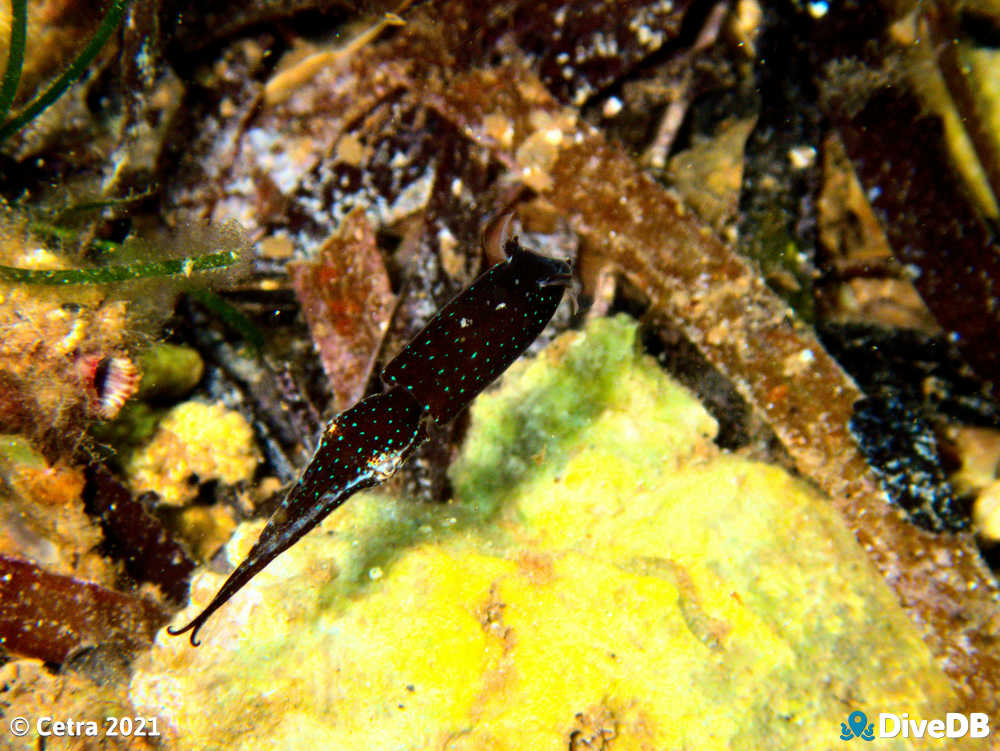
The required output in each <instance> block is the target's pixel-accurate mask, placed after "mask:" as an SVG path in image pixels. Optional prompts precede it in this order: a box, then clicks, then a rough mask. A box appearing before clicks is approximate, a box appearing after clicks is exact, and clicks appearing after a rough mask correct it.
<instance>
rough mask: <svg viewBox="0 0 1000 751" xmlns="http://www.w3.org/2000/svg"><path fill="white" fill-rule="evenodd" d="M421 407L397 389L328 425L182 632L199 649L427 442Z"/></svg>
mask: <svg viewBox="0 0 1000 751" xmlns="http://www.w3.org/2000/svg"><path fill="white" fill-rule="evenodd" d="M421 414H422V410H421V408H420V406H419V405H418V404H417V403H416V402H415V401H414V400H413V398H412V397H411V396H410V395H409V393H407V392H406V391H403V390H400V389H397V390H395V391H387V392H386V393H384V394H376V395H374V396H370V397H368V398H367V399H364V400H362V401H360V402H358V403H357V404H355V405H354V406H353V407H351V408H350V409H349V410H347V411H346V412H342V413H340V414H339V415H338V416H337V417H336V418H334V419H333V420H331V421H330V424H329V425H327V427H326V430H324V431H323V435H322V437H321V438H320V441H319V445H318V446H317V448H316V453H315V454H314V455H313V458H312V460H311V461H310V462H309V464H308V466H307V467H306V470H305V472H303V473H302V477H301V478H299V481H298V482H297V483H296V484H295V485H294V486H293V487H292V488H291V490H289V492H288V495H286V496H285V500H284V501H282V503H281V505H280V506H279V507H278V509H277V510H276V511H275V512H274V514H272V515H271V518H270V519H268V522H267V525H266V526H265V527H264V529H263V530H262V531H261V533H260V537H259V538H258V539H257V542H255V543H254V546H253V547H252V548H251V549H250V552H249V553H248V554H247V557H246V559H244V561H243V562H242V563H241V564H240V565H239V566H238V567H237V568H236V570H235V571H233V573H232V574H230V576H229V578H228V579H226V581H225V582H224V583H223V585H222V587H221V588H220V589H219V591H218V593H217V594H216V595H215V597H213V598H212V601H211V602H209V604H208V605H207V606H206V607H205V609H204V610H203V611H202V612H201V613H199V614H198V616H197V617H196V618H195V619H194V620H193V621H191V622H190V623H189V624H188V625H187V626H185V627H184V628H182V629H180V630H177V631H174V630H170V633H171V634H174V635H176V634H182V633H184V632H185V631H188V630H190V631H191V643H192V644H194V645H196V646H197V644H198V640H197V636H198V629H200V628H201V626H202V624H204V622H205V621H206V620H207V619H208V618H209V616H211V615H212V613H214V612H215V611H216V610H218V609H219V608H220V607H221V606H222V605H223V604H225V602H226V601H227V600H228V599H229V598H230V597H232V596H233V595H234V594H236V592H237V591H239V590H240V589H241V588H242V587H243V586H244V585H245V584H246V583H247V582H249V581H250V580H251V579H252V578H253V577H254V576H256V575H257V573H258V572H259V571H260V570H261V569H263V568H264V567H265V566H266V565H267V564H268V563H270V562H271V561H273V560H274V559H275V558H276V557H277V556H278V555H280V554H281V553H283V552H284V551H286V550H288V548H290V547H291V546H292V545H294V544H295V543H296V542H298V540H299V538H300V537H302V535H304V534H305V533H306V532H308V531H309V530H310V529H312V528H313V527H315V526H316V525H317V524H319V523H320V522H321V521H323V519H325V518H326V517H327V515H329V514H330V512H331V511H333V510H334V509H335V508H337V507H338V506H340V505H341V504H342V503H343V502H344V501H346V500H347V499H348V498H350V497H351V496H352V495H353V494H354V493H356V492H357V491H359V490H362V489H364V488H370V487H372V486H374V485H378V484H379V483H380V482H382V481H384V480H385V479H386V478H388V477H389V476H390V475H392V473H393V472H395V471H396V470H397V469H398V468H399V466H400V465H401V464H402V463H403V462H404V461H406V458H407V457H408V456H409V455H410V453H411V452H412V451H413V449H414V448H415V447H416V446H417V445H418V444H419V443H420V441H421V440H423V428H422V427H421Z"/></svg>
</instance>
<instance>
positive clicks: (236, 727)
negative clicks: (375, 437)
mask: <svg viewBox="0 0 1000 751" xmlns="http://www.w3.org/2000/svg"><path fill="white" fill-rule="evenodd" d="M635 337H636V328H635V324H634V323H633V322H631V321H629V320H628V319H624V318H617V319H606V320H600V321H596V322H594V323H592V324H591V325H590V326H589V327H588V329H587V331H586V332H585V333H579V334H568V335H566V336H564V337H561V338H560V339H559V340H557V341H556V342H555V343H553V345H552V346H550V347H549V348H548V349H547V350H545V351H544V352H543V353H542V354H541V355H539V357H537V358H535V359H534V360H532V361H529V362H524V363H522V364H520V365H518V366H516V367H515V368H512V369H511V371H510V372H509V373H508V375H507V377H506V378H505V379H504V382H503V384H502V386H501V387H500V388H499V389H496V390H493V391H491V392H489V393H488V394H486V395H483V396H481V397H480V398H479V399H478V400H477V401H476V402H475V404H474V409H473V415H472V422H471V427H470V430H469V434H468V438H467V442H466V445H465V447H464V449H463V452H462V455H461V457H460V458H459V460H458V461H456V462H455V464H454V465H453V467H452V472H451V478H452V483H453V486H454V488H455V501H454V502H453V503H451V504H448V505H446V506H443V507H431V506H424V505H420V504H412V503H407V502H406V501H404V500H399V499H393V498H388V497H386V496H383V495H378V494H375V493H363V494H359V495H358V496H356V497H355V498H353V499H351V501H350V502H348V503H347V504H345V505H344V506H343V507H342V508H341V509H339V510H338V511H337V512H335V513H334V514H332V515H331V517H330V518H329V519H327V520H326V522H324V524H323V525H321V527H320V528H318V529H317V530H315V531H313V532H312V533H310V534H309V535H307V536H306V537H305V538H303V540H302V541H300V542H299V543H298V544H297V545H295V546H294V547H293V548H292V549H290V550H289V551H287V552H286V553H284V554H283V555H281V556H280V557H279V558H278V559H277V560H276V561H274V562H273V563H272V564H271V565H270V566H269V567H268V568H267V569H265V570H264V572H262V573H261V574H260V575H259V576H258V577H257V578H255V579H254V580H253V581H252V582H251V583H250V584H249V585H248V586H247V587H246V588H245V589H244V590H243V591H242V592H240V593H239V594H238V595H237V596H236V597H234V598H233V599H232V601H231V602H230V603H228V604H227V605H226V606H225V607H224V608H223V609H222V610H220V611H219V612H218V613H217V614H216V615H214V616H213V618H212V619H211V620H209V622H208V623H207V624H206V626H205V628H204V630H203V632H202V636H203V639H204V641H203V645H202V646H201V647H199V648H197V649H193V648H191V647H190V646H189V645H188V643H187V641H186V640H184V639H174V638H171V637H168V636H166V635H164V634H161V635H160V636H159V637H158V639H157V642H156V645H155V646H154V648H153V650H152V652H151V653H150V654H149V655H148V656H146V657H145V658H143V660H142V661H141V663H140V664H139V665H138V666H137V671H136V674H135V677H134V679H133V681H132V685H131V692H130V693H131V698H132V700H133V702H134V703H135V705H136V708H137V710H139V711H141V712H150V713H155V714H157V715H159V716H160V718H161V719H162V723H161V724H162V727H163V728H164V729H165V730H166V732H167V733H168V735H169V737H170V744H171V747H172V748H179V749H187V748H191V749H194V748H197V749H211V748H226V749H243V748H247V749H249V748H254V749H258V748H265V749H267V748H275V749H277V748H288V747H293V748H300V747H308V746H309V745H315V746H316V747H320V748H364V749H373V750H378V749H428V748H448V749H491V750H492V751H500V750H505V749H539V750H545V749H553V750H555V749H560V750H562V749H567V748H605V749H610V750H620V749H668V748H687V749H744V748H745V749H759V748H768V749H828V748H835V747H839V745H840V744H841V743H842V742H841V741H840V739H839V734H840V724H841V723H842V722H844V721H846V718H847V714H848V713H849V712H850V711H852V710H854V709H861V710H862V711H866V712H867V713H868V715H869V718H870V720H874V719H875V717H876V716H877V714H878V713H879V712H893V713H896V714H901V713H903V712H907V713H909V716H910V717H911V718H922V719H934V718H938V717H943V716H944V713H945V712H947V711H948V710H949V709H951V708H952V707H953V706H954V705H955V703H956V702H955V697H954V696H953V695H952V693H951V690H950V686H949V684H948V681H947V680H946V678H945V677H944V675H943V674H942V673H941V672H940V670H939V669H938V668H937V666H936V665H935V663H934V662H933V660H932V659H931V656H930V654H929V653H928V650H927V649H926V647H925V646H924V644H923V642H922V641H921V640H920V638H919V636H918V634H917V632H916V630H915V628H914V627H913V626H912V625H911V624H910V623H909V621H908V620H907V619H906V618H905V616H904V615H903V613H902V611H901V610H900V608H899V606H898V604H897V603H896V601H895V599H894V598H893V595H892V594H891V592H890V591H889V589H888V588H887V587H886V586H885V584H884V583H883V582H882V581H881V579H880V578H879V577H878V575H877V574H876V573H875V572H874V571H873V570H872V568H871V567H870V566H869V564H868V562H867V560H866V559H865V556H864V554H863V551H862V550H861V549H860V548H859V546H858V545H857V543H856V542H855V541H854V539H853V538H852V536H851V535H850V534H849V533H848V532H847V530H846V529H845V527H844V525H843V524H842V523H841V521H840V519H839V518H838V517H837V516H836V515H835V513H833V512H832V510H831V509H830V506H829V504H828V503H827V502H826V501H825V499H823V498H822V497H820V496H818V495H817V494H816V493H815V492H814V491H812V490H811V489H810V488H809V487H808V486H806V485H805V484H804V483H802V482H800V481H798V480H796V479H794V478H792V477H790V476H789V475H788V474H787V473H785V472H784V471H782V470H780V469H777V468H775V467H770V466H766V465H762V464H759V463H754V462H751V461H747V460H745V459H742V458H740V457H738V456H733V455H728V454H725V453H723V452H720V451H719V450H718V449H717V448H716V447H715V446H714V444H713V443H712V440H711V439H712V436H713V435H714V433H715V423H714V421H713V420H712V418H711V417H710V416H709V415H708V414H707V413H706V412H705V411H704V410H703V408H702V407H701V406H700V405H699V404H698V403H697V401H696V400H695V399H694V398H693V397H692V396H691V395H690V394H689V393H688V392H687V391H686V390H685V389H683V388H682V387H680V386H678V385H676V384H674V383H673V382H671V381H670V380H669V379H668V378H667V377H666V376H665V375H663V373H662V372H661V371H660V370H659V369H658V368H657V367H656V366H655V363H653V362H652V361H651V360H650V359H649V358H646V357H644V356H642V355H641V354H639V353H638V351H637V349H636V346H635ZM260 527H261V524H260V523H256V524H248V525H243V526H242V527H241V528H240V530H239V531H238V532H237V535H236V536H235V537H234V539H233V540H232V541H231V542H230V544H229V546H228V555H229V558H230V561H231V562H233V563H236V562H238V560H239V559H240V558H241V557H242V555H243V554H245V552H246V550H247V549H248V548H249V546H250V545H251V544H252V542H253V540H254V539H255V538H256V535H257V534H258V532H259V530H260ZM222 578H223V577H222V576H221V575H218V574H211V573H203V574H200V575H199V576H198V577H196V580H195V582H194V584H193V587H192V600H193V602H192V604H191V607H190V608H189V609H188V611H187V612H186V613H185V614H182V615H181V616H178V622H180V621H182V620H183V616H184V615H191V614H193V613H194V612H196V610H197V609H198V608H200V607H201V606H203V605H204V604H205V602H206V601H207V600H208V599H209V598H210V597H211V595H212V594H214V592H215V590H216V588H217V587H218V586H219V584H220V583H221V581H222ZM878 743H879V747H880V748H908V747H910V746H909V745H908V744H911V743H913V741H909V740H901V739H895V740H888V739H885V740H880V741H879V742H878Z"/></svg>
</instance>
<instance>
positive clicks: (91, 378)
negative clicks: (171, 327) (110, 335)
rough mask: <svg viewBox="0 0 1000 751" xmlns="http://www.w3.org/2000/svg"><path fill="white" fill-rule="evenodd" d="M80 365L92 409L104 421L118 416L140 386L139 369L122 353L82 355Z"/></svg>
mask: <svg viewBox="0 0 1000 751" xmlns="http://www.w3.org/2000/svg"><path fill="white" fill-rule="evenodd" d="M79 367H80V376H81V380H82V381H83V385H84V387H85V388H86V389H87V391H88V393H89V395H90V409H91V411H92V412H93V413H94V414H96V415H97V416H98V417H101V418H103V419H105V420H110V419H112V418H113V417H115V416H116V415H117V414H118V412H119V411H121V408H122V405H124V404H125V402H126V401H128V398H129V397H130V396H132V395H133V394H134V393H135V392H136V391H137V390H138V388H139V380H140V373H139V369H138V368H137V367H136V366H135V364H134V363H133V362H132V361H131V360H130V359H129V358H127V357H125V356H123V355H112V356H110V357H106V356H105V357H102V356H101V355H86V356H84V357H81V358H80V360H79Z"/></svg>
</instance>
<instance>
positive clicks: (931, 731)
mask: <svg viewBox="0 0 1000 751" xmlns="http://www.w3.org/2000/svg"><path fill="white" fill-rule="evenodd" d="M989 734H990V718H989V716H988V715H986V714H984V713H983V712H970V713H969V714H961V713H959V712H948V714H946V715H945V717H944V719H943V720H941V719H935V720H914V719H912V718H911V717H910V715H908V714H907V713H906V712H903V713H902V714H892V713H891V712H881V713H880V714H879V716H878V729H877V731H876V726H875V723H873V722H868V717H867V715H865V713H864V712H860V711H858V710H854V711H853V712H851V713H850V714H849V715H847V722H842V723H840V740H842V741H851V740H854V739H855V738H860V739H861V740H863V741H873V740H875V739H876V738H985V737H986V736H988V735H989Z"/></svg>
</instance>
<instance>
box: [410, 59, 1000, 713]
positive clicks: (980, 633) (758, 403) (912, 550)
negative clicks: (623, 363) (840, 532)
mask: <svg viewBox="0 0 1000 751" xmlns="http://www.w3.org/2000/svg"><path fill="white" fill-rule="evenodd" d="M414 88H415V89H416V88H418V87H416V86H414ZM424 91H425V92H426V93H425V96H426V97H427V98H428V101H431V102H432V103H434V105H435V106H436V107H438V108H439V109H440V111H441V112H442V113H443V114H445V115H446V116H447V117H448V118H449V119H450V120H452V121H453V122H455V123H457V124H459V125H461V127H463V128H464V129H465V130H466V132H467V133H468V134H469V136H470V137H471V138H473V140H475V141H476V142H477V143H481V144H486V145H489V146H490V147H491V148H492V149H493V150H494V153H495V154H496V155H497V158H498V159H500V160H501V161H503V162H504V163H505V164H508V165H509V166H511V167H514V166H516V159H515V156H514V155H515V153H516V149H517V148H518V146H519V145H520V143H521V142H522V140H523V139H524V138H526V137H527V136H528V135H529V134H530V133H531V132H532V131H533V129H532V128H531V125H530V124H531V120H532V117H531V116H532V114H533V113H537V112H538V111H539V110H541V111H545V112H548V113H550V114H553V115H554V114H558V112H559V110H560V107H559V105H558V103H557V102H556V101H555V100H554V99H552V98H551V97H550V96H549V95H548V94H547V93H546V92H545V89H544V87H543V86H542V84H541V82H540V81H538V79H537V78H535V76H534V75H533V74H532V73H531V72H529V71H527V70H525V69H523V68H518V67H513V66H508V67H504V68H501V69H498V70H491V71H476V72H472V73H468V74H464V75H459V76H456V77H455V78H454V79H453V80H452V81H450V82H449V83H448V85H447V86H439V87H437V88H436V89H435V90H433V91H427V88H426V87H425V88H424ZM486 115H492V116H494V117H496V116H498V115H499V116H502V117H504V118H505V119H506V120H507V121H508V122H509V123H510V124H511V128H512V132H513V136H512V138H511V142H510V144H509V146H506V147H505V146H504V145H503V144H501V143H500V142H498V141H497V140H496V139H493V138H490V136H489V135H488V134H487V131H486V127H485V123H484V118H485V117H486ZM536 117H537V115H536ZM563 120H564V121H567V120H571V118H566V117H564V118H563ZM905 143H906V142H905V141H903V140H900V142H899V145H900V146H901V147H902V146H903V145H905ZM549 174H550V175H551V177H552V187H551V188H550V189H549V190H547V191H544V192H543V197H545V198H546V199H547V200H549V201H550V202H551V203H552V204H553V205H554V206H556V207H557V208H559V209H561V210H562V211H564V212H565V213H566V216H567V217H568V218H569V220H570V223H571V225H572V226H573V227H574V228H575V229H576V230H577V231H578V232H580V234H581V235H583V237H584V238H585V240H586V241H588V243H589V244H590V245H592V246H594V247H602V248H603V249H604V253H606V254H607V255H608V256H609V257H610V258H612V259H613V260H614V261H615V262H616V263H617V264H618V266H619V268H620V269H621V270H622V272H623V273H624V274H625V276H626V278H628V279H629V280H630V281H631V282H632V283H633V284H635V285H636V286H637V287H638V288H639V289H640V290H642V291H643V292H644V293H645V294H646V296H647V297H648V299H649V300H650V301H651V303H652V306H653V308H654V309H655V310H657V311H658V312H661V313H663V314H665V315H667V316H668V317H669V318H670V319H671V320H673V321H674V322H675V323H676V324H677V325H678V327H679V328H680V329H681V330H682V331H683V332H684V333H685V335H686V336H687V337H688V338H689V339H690V341H691V342H692V343H694V344H695V346H697V347H698V349H699V350H701V351H702V353H703V354H704V355H705V357H706V359H707V360H708V361H709V362H710V363H711V364H712V365H714V366H715V367H716V368H718V370H719V371H721V372H722V373H723V374H725V375H726V376H727V377H728V378H729V379H730V380H731V381H732V383H733V384H734V385H735V386H736V388H737V390H738V391H739V392H740V394H741V395H742V396H743V397H744V398H745V399H746V400H747V402H748V403H750V404H751V405H753V407H754V408H755V409H756V410H758V411H759V412H760V413H761V414H762V415H764V416H765V418H766V420H767V422H768V423H769V424H770V425H771V427H772V428H773V429H774V432H775V434H776V435H777V436H778V438H779V440H780V441H781V443H782V444H783V445H784V447H785V448H786V449H787V451H788V453H789V455H790V456H791V457H792V458H793V460H794V461H795V464H796V467H797V468H798V470H799V471H800V472H801V473H802V474H803V475H805V476H806V477H809V478H810V479H812V480H813V481H814V482H816V483H817V484H818V485H819V486H820V487H822V488H823V489H824V490H825V491H826V492H827V493H828V494H829V495H830V497H831V499H832V500H833V502H834V503H835V504H836V506H837V507H838V509H839V510H840V511H841V513H842V514H843V516H844V518H845V519H846V521H847V523H848V524H849V526H850V527H851V529H852V530H853V532H854V534H855V535H856V536H857V538H858V540H859V541H860V542H861V544H862V545H863V546H864V547H865V548H866V550H867V551H868V552H869V555H870V556H871V559H872V561H873V563H874V564H875V565H876V566H877V567H878V568H879V570H880V571H881V572H882V573H883V575H884V576H885V578H886V580H887V581H888V582H889V584H890V585H891V586H893V588H894V589H895V590H896V592H897V594H898V596H899V598H900V600H901V602H902V603H903V605H904V606H905V607H906V608H907V610H908V611H909V613H910V615H911V617H912V618H913V619H914V620H915V621H916V622H917V623H918V624H919V625H921V627H922V628H924V630H925V635H926V637H927V639H928V642H929V644H930V646H931V648H932V649H933V651H934V652H935V654H936V655H937V656H938V658H939V660H940V661H941V663H942V665H943V666H944V667H945V670H946V671H947V672H948V673H949V675H951V676H952V678H953V680H954V682H955V686H956V689H957V690H958V691H959V692H960V693H961V694H962V696H963V699H964V701H965V702H966V706H968V707H970V708H971V707H972V706H983V703H984V702H985V703H987V704H989V705H990V706H993V702H995V697H996V695H997V689H998V688H1000V659H998V658H997V656H996V655H995V654H994V653H993V650H992V644H993V643H994V642H995V640H996V639H997V638H998V637H1000V633H998V622H997V619H996V617H995V614H996V605H995V598H996V597H997V595H998V590H997V586H996V583H995V581H994V580H993V578H992V576H991V575H990V574H989V572H988V571H987V569H986V568H985V566H984V565H983V563H982V560H981V559H980V557H979V553H978V551H977V550H976V548H975V545H974V544H973V541H972V538H971V537H970V536H968V535H948V536H941V535H939V536H935V535H931V534H928V533H925V532H922V531H920V530H918V529H915V528H914V527H912V526H911V525H909V524H907V523H906V522H905V521H903V520H902V519H901V518H900V517H899V515H898V514H897V512H896V511H895V509H893V508H892V507H891V506H890V505H888V504H887V503H886V502H885V498H884V496H883V494H882V492H881V490H880V488H879V483H878V480H877V478H875V477H874V476H873V474H872V473H871V470H870V469H869V467H868V465H867V462H866V461H865V459H864V457H863V456H862V455H861V453H860V452H859V450H858V448H857V445H856V444H855V442H854V440H853V438H852V437H851V435H850V433H849V431H848V428H847V425H848V421H849V420H850V418H851V415H852V406H853V404H854V402H855V401H856V400H857V399H858V398H859V397H860V396H861V393H860V392H859V390H858V388H857V386H856V385H855V384H854V383H853V382H852V381H851V379H850V378H849V377H848V376H846V375H845V374H844V372H843V371H842V370H841V369H840V367H839V365H838V364H837V363H836V362H835V361H834V360H833V359H832V358H831V357H830V356H829V355H828V354H827V353H826V352H825V350H824V349H823V347H822V346H821V344H820V343H819V341H818V340H817V339H816V336H815V335H814V334H813V332H812V331H811V330H810V329H809V328H808V327H806V326H804V325H803V324H802V323H801V322H799V321H798V320H797V319H796V317H795V315H794V314H793V313H792V312H791V311H790V310H789V309H788V307H787V306H786V305H785V304H784V303H783V302H782V301H781V300H780V299H779V298H778V297H777V296H776V295H775V294H774V293H772V292H771V291H770V290H769V289H768V287H767V286H766V284H765V283H764V282H763V280H761V279H760V277H759V276H758V275H757V273H756V272H755V271H754V269H753V267H752V266H751V265H750V264H749V263H748V262H747V261H745V260H744V259H743V258H742V257H740V256H739V255H737V254H736V253H734V252H733V251H732V250H730V249H729V248H728V247H726V246H725V245H724V244H723V243H722V242H720V241H719V240H718V239H717V238H716V237H715V236H714V235H713V234H712V233H711V232H710V231H709V230H708V228H707V227H705V226H704V225H703V224H701V222H700V221H699V220H698V219H697V218H696V217H695V216H694V215H693V214H692V213H691V212H690V211H688V210H687V209H685V207H684V206H683V205H682V204H680V203H679V202H678V200H677V199H676V198H675V197H674V196H673V195H672V194H671V193H669V192H668V191H666V190H664V189H663V188H662V187H661V186H659V185H658V184H657V183H655V182H654V181H653V180H652V179H651V178H650V177H649V176H647V175H646V174H644V173H643V172H641V171H640V170H639V169H638V168H637V167H636V166H635V165H634V163H633V162H632V161H631V160H630V159H629V158H628V156H627V155H626V154H625V153H623V152H622V151H621V150H620V149H619V148H617V147H615V146H613V145H611V144H609V143H607V142H606V141H605V140H604V139H603V138H602V137H601V135H600V134H599V133H597V132H596V131H595V130H593V129H592V128H590V127H587V126H579V125H578V126H577V127H575V128H573V129H572V130H569V131H568V132H564V133H563V134H562V137H561V139H560V150H559V153H558V158H557V159H555V160H554V162H553V164H552V165H551V167H550V173H549ZM994 351H995V348H994ZM789 383H792V384H794V387H793V388H786V386H787V385H788V384H789Z"/></svg>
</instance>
